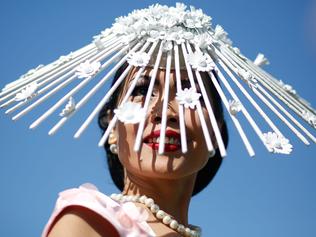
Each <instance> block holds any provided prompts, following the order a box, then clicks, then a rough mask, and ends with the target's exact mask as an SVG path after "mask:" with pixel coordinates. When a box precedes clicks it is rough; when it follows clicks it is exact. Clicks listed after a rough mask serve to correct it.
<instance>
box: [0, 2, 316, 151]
mask: <svg viewBox="0 0 316 237" xmlns="http://www.w3.org/2000/svg"><path fill="white" fill-rule="evenodd" d="M126 63H127V64H128V66H127V67H126V69H125V70H124V72H123V73H122V75H121V76H120V77H119V78H118V80H117V81H116V82H115V83H114V84H113V86H112V87H111V88H110V89H109V90H108V91H107V93H106V94H105V95H104V97H103V98H102V99H101V101H99V103H98V104H97V106H96V107H95V108H94V109H93V111H92V112H91V114H90V115H88V116H87V119H86V120H85V121H84V122H83V124H82V125H81V126H80V127H79V129H78V130H77V131H76V133H75V135H74V137H75V138H79V137H80V136H81V135H82V133H83V132H84V131H85V130H86V129H87V127H88V125H89V124H90V123H91V121H93V119H94V118H95V117H96V116H97V114H98V113H99V112H100V110H101V109H102V108H103V106H104V105H105V104H106V103H107V101H108V100H109V99H110V97H111V95H112V94H113V93H114V92H115V90H116V89H117V88H118V87H119V85H120V84H122V83H123V81H124V79H125V77H126V76H127V75H128V73H129V72H130V71H131V70H132V69H133V68H134V67H136V68H137V69H138V71H137V73H136V76H135V78H134V80H133V81H132V83H131V85H130V87H129V88H128V90H127V93H126V95H125V96H124V98H123V100H122V102H121V104H120V105H119V106H118V108H116V109H115V110H114V111H113V112H114V114H115V116H114V117H113V119H112V120H111V122H110V123H109V126H108V128H107V130H106V131H105V133H104V134H103V136H102V138H101V140H100V141H99V146H103V144H104V143H105V142H106V140H107V138H108V136H109V134H110V131H111V130H112V128H113V127H114V126H115V124H116V123H117V121H118V120H119V121H121V122H123V123H134V124H138V125H139V126H138V131H137V137H136V141H135V144H134V150H135V151H138V150H139V149H140V145H141V142H142V139H143V130H144V124H145V120H146V114H147V111H148V108H149V102H150V97H151V95H152V91H153V87H154V82H155V80H156V75H157V72H158V69H160V68H163V69H164V70H166V76H165V85H167V86H166V87H165V89H164V90H165V91H164V95H165V96H164V101H163V107H162V115H161V117H162V121H161V133H160V140H159V154H163V153H164V146H165V136H166V134H165V131H166V126H167V119H166V118H167V110H168V95H169V87H168V85H169V81H170V71H171V70H175V73H176V84H177V86H176V90H177V91H176V95H177V96H176V99H177V101H178V106H179V127H180V134H181V142H180V144H181V150H182V152H183V153H186V152H187V139H186V128H185V119H186V118H185V116H184V110H185V109H192V110H197V113H198V116H199V119H200V122H201V125H202V128H203V135H204V138H205V141H206V145H207V148H208V150H209V152H210V153H213V152H214V144H213V142H212V140H211V136H210V132H209V130H208V129H207V125H206V119H207V118H206V117H204V114H203V112H202V107H201V101H200V99H201V98H202V99H203V101H204V103H205V106H206V109H207V112H208V116H209V120H210V121H211V124H212V128H213V130H214V134H215V138H216V142H217V145H218V149H219V152H220V154H221V156H222V157H224V156H226V150H225V146H224V143H223V139H222V137H221V133H220V129H219V126H218V124H217V121H216V118H215V116H214V111H213V109H212V106H211V103H210V101H209V98H208V95H207V93H206V89H205V85H204V84H203V81H202V77H201V73H202V72H203V73H207V74H208V75H209V80H211V83H213V85H214V87H215V89H216V90H217V92H218V94H219V96H220V98H221V100H222V102H223V105H224V107H225V108H226V110H227V112H228V114H229V117H230V118H231V120H232V122H233V125H234V126H235V127H236V129H237V131H238V133H239V134H240V137H241V139H242V141H243V143H244V145H245V147H246V149H247V151H248V153H249V155H250V156H254V155H255V152H254V149H253V146H252V145H251V142H250V140H249V138H248V137H247V135H246V133H245V130H244V128H245V126H249V125H250V127H251V128H253V130H254V132H255V133H256V135H257V136H258V138H259V139H260V140H261V141H262V143H263V144H264V146H265V147H266V148H267V150H268V151H269V152H272V153H282V154H289V153H290V152H291V151H292V145H291V144H290V142H289V139H287V138H285V137H284V135H283V134H282V132H281V131H280V130H279V128H278V127H277V126H276V125H275V122H274V121H273V120H272V119H271V118H270V116H268V115H267V111H268V110H271V111H272V113H274V114H275V115H276V117H278V118H279V119H280V120H281V121H282V122H283V123H284V124H285V125H286V126H287V127H288V128H289V129H290V130H291V131H292V132H293V134H294V135H295V136H296V137H297V138H298V139H300V140H301V141H302V142H303V143H304V144H306V145H309V144H310V141H312V142H316V138H315V136H314V135H313V134H312V133H311V131H309V130H308V129H307V127H311V128H310V130H313V129H315V128H316V111H315V109H313V108H312V107H311V105H310V104H309V103H308V102H307V101H305V100H304V99H302V98H301V97H300V96H299V95H298V94H297V92H296V91H295V90H294V89H293V88H292V86H290V85H288V84H285V83H284V82H282V81H281V80H278V79H276V78H274V77H273V76H272V75H270V74H269V73H267V72H266V71H264V70H263V69H262V68H261V67H262V66H263V65H265V64H268V63H269V62H268V60H267V59H266V58H265V56H264V55H263V54H258V56H257V58H256V59H255V60H254V61H252V60H250V59H248V58H247V57H245V56H244V55H243V54H242V53H241V52H240V50H239V49H238V48H237V47H234V46H233V44H232V41H231V40H230V39H229V38H228V34H227V32H225V30H224V29H223V28H222V27H221V26H219V25H216V26H215V27H214V26H212V24H211V17H209V16H207V15H205V14H204V13H203V12H202V10H201V9H195V8H194V7H190V8H189V9H187V6H185V5H184V4H181V3H177V4H176V6H175V7H167V6H162V5H159V4H156V5H153V6H150V7H148V8H146V9H142V10H135V11H133V12H131V13H130V14H128V15H127V16H124V17H119V18H117V19H116V20H115V23H114V24H113V26H112V27H111V28H109V29H105V30H104V31H102V32H101V33H100V34H99V35H96V36H94V37H93V41H92V42H91V43H90V44H88V45H86V46H84V47H83V48H81V49H78V50H76V51H74V52H71V53H70V54H68V55H66V56H61V57H60V58H59V59H57V60H56V61H54V62H52V63H49V64H47V65H39V66H38V67H36V68H34V69H31V70H30V71H28V72H27V73H26V74H24V75H22V76H21V77H20V78H19V79H18V80H16V81H14V82H12V83H9V84H7V85H6V86H5V87H4V88H3V89H2V91H1V93H0V107H1V108H6V111H5V113H6V114H13V117H12V119H13V120H18V119H20V118H21V117H23V116H24V115H25V114H27V113H28V112H30V111H32V110H33V109H35V108H36V107H37V106H39V105H42V104H43V103H44V102H45V101H46V100H48V99H53V96H54V95H55V94H56V93H57V92H59V91H60V90H62V89H63V88H64V87H66V86H68V85H70V84H71V85H74V86H73V88H72V89H71V90H70V91H68V92H66V94H65V95H64V96H62V97H61V98H57V102H56V103H55V104H54V105H53V106H52V107H50V108H48V110H47V111H46V112H45V113H44V114H42V115H41V116H40V117H39V118H37V119H36V120H35V121H34V122H33V123H32V124H31V125H30V128H31V129H34V128H36V127H37V126H39V125H40V124H41V123H42V122H43V121H44V120H45V119H47V118H48V117H49V116H50V115H52V114H53V113H54V112H55V111H56V112H58V113H57V114H59V116H60V117H58V118H59V120H58V121H57V123H56V124H55V125H54V126H53V127H52V128H51V130H50V131H49V134H50V135H53V134H54V133H56V132H57V131H58V130H59V129H60V128H61V127H62V126H63V125H64V124H65V123H66V122H67V121H68V120H70V119H71V117H72V116H73V115H75V114H76V112H77V111H78V110H79V109H80V108H81V107H82V106H84V105H85V104H86V103H87V102H88V101H89V99H90V98H91V97H92V96H93V95H94V94H95V93H96V92H97V91H98V90H100V89H102V88H104V86H105V84H106V83H107V82H108V81H109V80H110V79H111V78H112V77H113V75H114V74H115V72H116V71H117V70H118V69H119V68H121V67H122V66H123V65H124V64H126ZM147 66H150V67H152V68H153V72H152V74H151V76H150V83H149V86H148V90H147V94H146V97H145V102H144V105H143V107H142V106H140V105H139V104H136V103H132V102H129V101H128V98H129V97H130V95H131V94H132V93H133V90H134V88H135V86H136V84H137V81H138V80H139V79H140V78H141V75H142V72H143V71H144V70H145V68H146V67H147ZM184 69H185V70H186V72H187V75H188V79H189V81H190V85H191V87H190V88H185V89H182V87H181V73H180V70H184ZM102 72H104V75H103V74H102ZM97 80H98V81H97ZM196 82H197V84H198V85H199V88H200V89H201V92H197V89H196ZM220 83H221V85H220ZM90 84H93V85H92V89H89V90H88V91H87V93H86V94H85V95H84V96H83V97H82V98H79V97H78V92H79V91H80V90H83V89H84V88H85V86H87V85H89V88H90V87H91V85H90ZM248 87H249V88H248ZM241 97H243V98H245V99H246V102H247V103H245V102H244V103H243V101H242V100H241V99H240V98H241ZM55 100H56V98H55ZM258 101H260V104H263V105H264V106H262V105H259V104H258V103H259V102H258ZM246 104H249V105H251V106H253V107H254V108H255V110H257V112H258V113H259V115H261V117H260V118H262V120H260V121H255V119H254V118H253V115H251V114H250V113H249V112H248V109H247V108H246V107H247V106H246ZM265 111H266V112H265ZM269 113H270V112H269ZM242 117H243V118H242ZM241 118H242V121H244V122H245V124H242V123H241ZM301 122H304V124H302V123H301ZM247 123H248V124H247ZM263 123H266V125H267V126H268V127H269V128H270V130H268V131H263V130H262V128H260V126H259V124H263ZM313 131H314V130H313Z"/></svg>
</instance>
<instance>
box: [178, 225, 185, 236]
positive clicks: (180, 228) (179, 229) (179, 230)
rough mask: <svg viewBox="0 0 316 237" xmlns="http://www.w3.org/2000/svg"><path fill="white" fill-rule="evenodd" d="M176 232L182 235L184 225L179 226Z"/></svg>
mask: <svg viewBox="0 0 316 237" xmlns="http://www.w3.org/2000/svg"><path fill="white" fill-rule="evenodd" d="M177 230H178V232H179V233H181V234H183V233H184V231H185V227H184V225H182V224H179V226H178V229H177Z"/></svg>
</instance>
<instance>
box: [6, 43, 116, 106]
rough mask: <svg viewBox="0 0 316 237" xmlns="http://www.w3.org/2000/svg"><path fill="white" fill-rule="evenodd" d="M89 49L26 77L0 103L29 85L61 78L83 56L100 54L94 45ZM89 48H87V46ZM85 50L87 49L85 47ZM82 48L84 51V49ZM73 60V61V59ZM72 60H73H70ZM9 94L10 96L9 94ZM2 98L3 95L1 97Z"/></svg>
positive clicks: (106, 44) (105, 45)
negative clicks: (56, 77) (51, 77)
mask: <svg viewBox="0 0 316 237" xmlns="http://www.w3.org/2000/svg"><path fill="white" fill-rule="evenodd" d="M113 42H114V43H116V42H117V39H116V38H113V39H111V40H108V41H107V42H106V43H104V47H105V48H107V47H108V46H109V45H111V44H113ZM88 46H89V48H88V50H86V51H84V52H80V54H79V55H76V54H77V53H76V52H75V53H70V54H69V55H67V56H64V57H71V58H69V60H68V61H66V62H65V63H62V64H61V65H59V64H60V63H59V62H58V61H59V60H60V59H58V60H57V61H54V62H53V63H51V64H49V65H47V66H45V67H44V68H43V69H45V68H47V67H48V70H45V71H44V72H41V73H39V72H35V73H34V74H32V75H31V76H29V77H26V79H25V80H23V81H22V82H21V83H17V84H16V85H14V86H12V87H10V89H8V90H6V91H4V92H3V93H2V94H6V96H4V97H2V98H0V102H1V101H3V100H5V99H7V98H9V97H11V96H12V95H15V94H16V93H17V92H19V91H20V90H21V89H23V87H24V86H25V85H27V84H30V83H32V82H39V81H42V80H44V79H45V78H47V77H49V76H53V77H54V76H55V75H56V76H59V75H62V74H63V73H64V72H66V71H67V70H68V69H69V68H71V67H73V66H74V64H75V65H76V61H77V60H78V58H81V57H82V56H83V55H91V54H93V53H96V52H98V49H96V47H95V46H94V45H93V44H90V45H88ZM86 47H87V46H86ZM84 48H85V47H84ZM84 48H82V49H84ZM70 55H71V56H70ZM72 58H73V59H72ZM70 59H72V60H70ZM54 64H56V66H54ZM50 65H53V66H52V67H49V66H50ZM8 93H9V94H8ZM1 96H2V95H1Z"/></svg>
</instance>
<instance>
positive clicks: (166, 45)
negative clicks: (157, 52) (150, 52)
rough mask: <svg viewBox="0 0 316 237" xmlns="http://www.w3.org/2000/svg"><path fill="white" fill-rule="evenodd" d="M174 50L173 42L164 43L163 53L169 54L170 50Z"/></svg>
mask: <svg viewBox="0 0 316 237" xmlns="http://www.w3.org/2000/svg"><path fill="white" fill-rule="evenodd" d="M172 48H173V44H172V42H171V41H169V40H166V41H162V51H163V52H168V51H170V50H172Z"/></svg>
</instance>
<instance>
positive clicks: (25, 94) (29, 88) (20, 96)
mask: <svg viewBox="0 0 316 237" xmlns="http://www.w3.org/2000/svg"><path fill="white" fill-rule="evenodd" d="M37 88H38V85H37V83H36V82H33V83H30V84H28V85H26V86H25V87H24V88H23V89H22V90H21V91H20V92H18V93H17V94H16V95H15V97H14V100H15V101H21V100H28V99H31V98H32V97H34V96H36V93H35V91H36V90H37Z"/></svg>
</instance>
